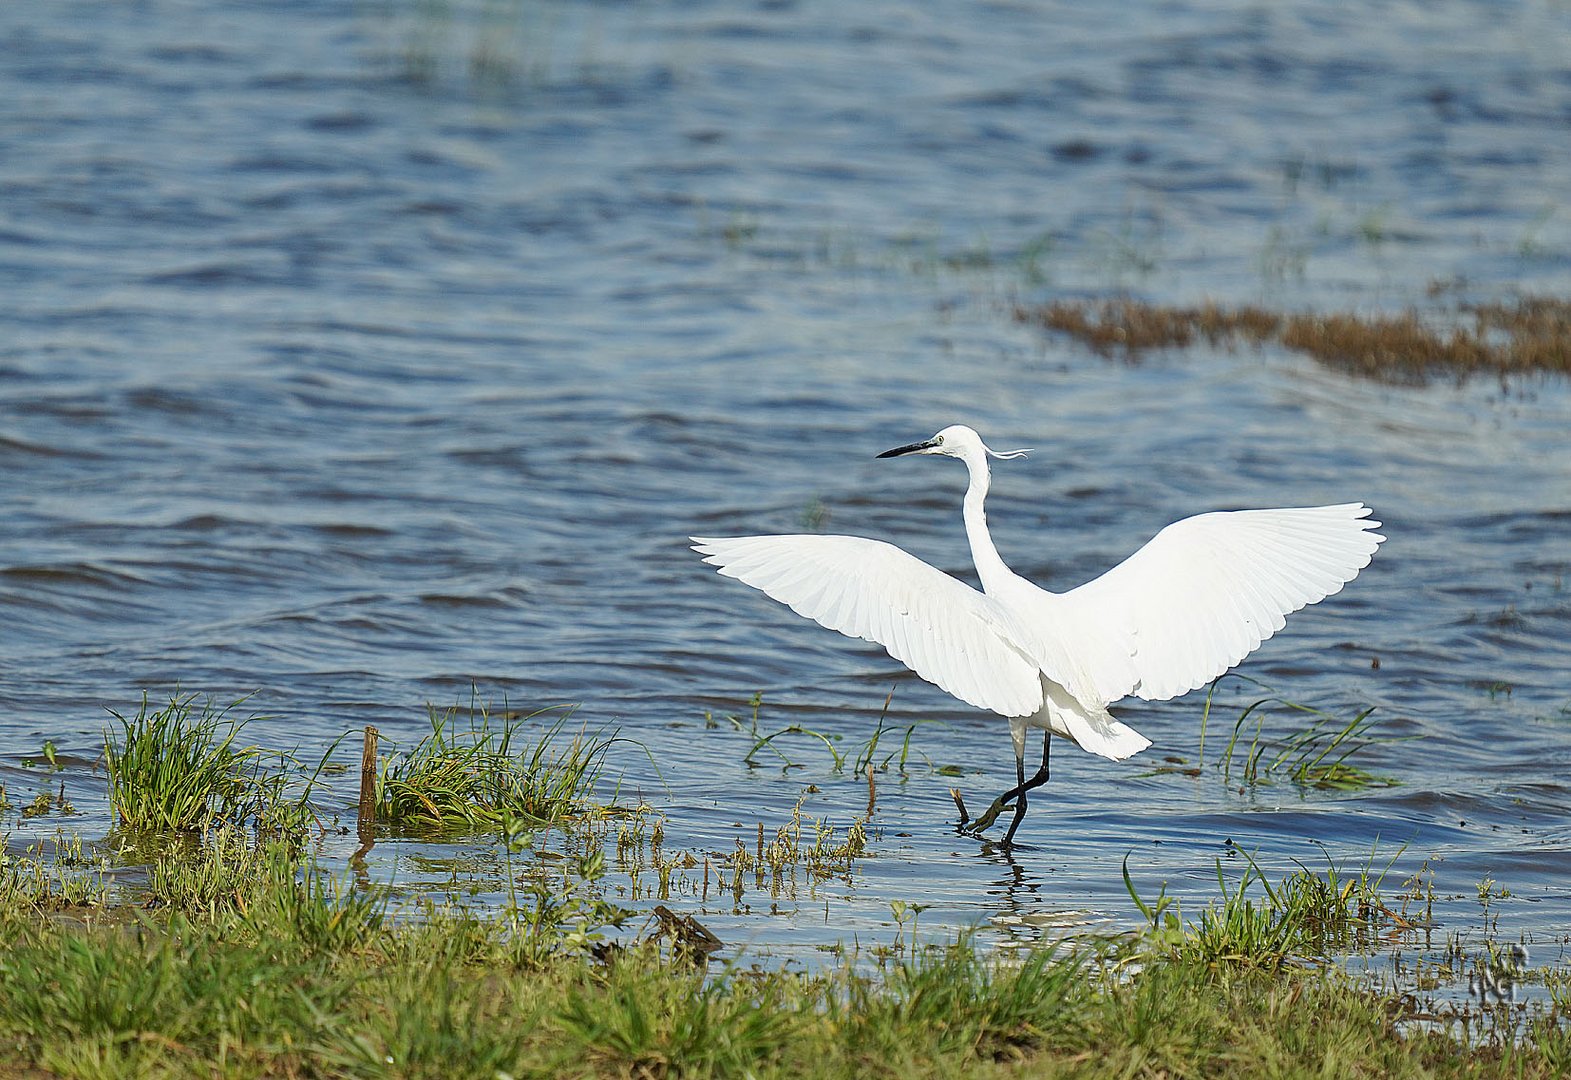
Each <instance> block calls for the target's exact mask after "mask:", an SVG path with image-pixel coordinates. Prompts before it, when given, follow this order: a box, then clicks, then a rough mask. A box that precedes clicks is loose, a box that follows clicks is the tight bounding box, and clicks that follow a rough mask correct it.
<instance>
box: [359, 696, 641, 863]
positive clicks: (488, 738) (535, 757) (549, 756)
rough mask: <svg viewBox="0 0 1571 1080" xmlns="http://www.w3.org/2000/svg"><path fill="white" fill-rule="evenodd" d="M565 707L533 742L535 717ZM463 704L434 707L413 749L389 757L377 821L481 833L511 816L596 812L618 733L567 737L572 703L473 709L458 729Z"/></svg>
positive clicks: (542, 821) (531, 818)
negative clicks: (496, 718)
mask: <svg viewBox="0 0 1571 1080" xmlns="http://www.w3.org/2000/svg"><path fill="white" fill-rule="evenodd" d="M552 712H561V715H560V716H559V717H557V719H555V720H554V721H552V722H551V723H548V724H547V725H546V726H545V728H544V730H543V731H542V732H541V733H540V735H539V737H538V738H536V739H534V740H533V741H532V742H531V741H529V740H527V739H526V738H525V737H524V734H523V732H524V726H525V724H526V723H527V722H528V721H531V720H534V719H535V718H537V717H540V716H542V715H547V714H550V713H552ZM457 713H458V710H457V709H448V710H445V711H439V710H437V709H435V708H433V709H431V711H430V716H431V733H430V734H429V735H427V736H426V737H425V738H424V739H422V740H421V741H420V742H419V743H418V744H416V745H415V747H414V748H413V749H411V750H410V751H409V752H408V753H406V754H402V755H394V756H391V757H389V758H387V759H386V760H385V761H384V763H383V766H382V772H381V777H380V779H379V783H378V785H377V788H378V790H377V811H376V813H377V820H378V821H379V822H382V823H384V824H388V825H391V826H392V827H394V828H396V829H412V830H420V831H425V832H437V833H449V834H451V833H465V832H482V831H487V830H491V829H499V828H503V827H504V826H506V825H507V824H508V823H509V822H516V821H523V822H528V823H533V824H539V825H549V824H554V823H557V822H561V821H565V820H568V819H571V818H574V817H578V816H580V815H583V814H586V813H590V812H592V810H593V807H592V806H591V804H590V803H589V801H588V799H589V793H590V791H591V790H592V789H593V787H594V785H595V784H596V782H597V781H598V780H599V778H600V772H601V768H602V763H603V761H604V759H605V754H606V751H607V750H608V749H609V748H610V747H611V745H612V743H613V742H615V739H614V738H610V737H602V736H598V735H585V734H583V733H582V732H580V733H577V734H574V735H572V736H571V737H570V738H569V737H567V736H566V728H567V722H568V720H569V718H570V717H571V715H572V710H571V709H570V708H567V709H563V708H561V707H558V708H556V709H542V710H540V711H539V712H536V713H531V714H529V715H527V716H517V717H514V716H505V715H504V717H503V718H502V720H501V722H500V724H493V723H492V719H491V716H490V714H489V712H488V711H487V710H486V709H484V708H483V707H471V708H470V709H469V713H468V725H467V727H464V728H462V729H457V728H455V726H454V724H453V720H454V718H455V717H456V716H457Z"/></svg>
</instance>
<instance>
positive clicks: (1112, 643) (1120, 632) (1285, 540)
mask: <svg viewBox="0 0 1571 1080" xmlns="http://www.w3.org/2000/svg"><path fill="white" fill-rule="evenodd" d="M1369 512H1370V511H1369V508H1368V507H1366V506H1364V504H1363V503H1346V504H1343V505H1340V506H1313V507H1304V508H1299V509H1287V510H1240V511H1235V512H1232V513H1217V514H1201V515H1199V516H1198V517H1192V518H1185V519H1184V520H1183V521H1178V522H1174V523H1173V524H1172V525H1169V526H1168V527H1167V528H1165V529H1163V530H1162V531H1161V532H1159V533H1157V534H1156V536H1155V537H1154V538H1153V539H1152V540H1151V542H1150V543H1148V544H1147V545H1146V546H1145V547H1143V548H1141V549H1140V550H1139V551H1137V552H1135V553H1134V555H1132V556H1130V557H1129V559H1127V560H1126V561H1125V562H1123V563H1121V564H1120V565H1118V566H1116V567H1114V568H1113V569H1112V570H1109V571H1108V572H1107V573H1105V574H1103V575H1102V576H1101V577H1099V578H1097V579H1096V580H1095V581H1091V582H1088V583H1086V584H1084V585H1082V586H1080V587H1079V588H1078V589H1073V590H1071V591H1069V592H1067V593H1064V594H1062V595H1061V596H1057V597H1054V603H1053V609H1054V610H1053V612H1052V616H1051V621H1052V622H1055V623H1060V626H1061V628H1060V629H1057V630H1056V632H1055V636H1056V637H1057V638H1058V643H1059V644H1060V646H1061V647H1062V651H1063V652H1064V653H1065V654H1067V655H1068V656H1069V657H1072V660H1073V666H1074V667H1075V668H1077V669H1078V671H1077V672H1075V673H1074V674H1075V675H1076V676H1078V677H1077V678H1075V679H1074V681H1075V682H1079V683H1081V685H1080V686H1074V685H1072V684H1071V689H1072V690H1073V691H1075V692H1076V693H1077V694H1084V693H1085V692H1087V691H1091V692H1094V694H1095V696H1096V697H1099V698H1100V699H1101V701H1102V702H1103V703H1106V702H1112V701H1117V700H1118V699H1119V698H1121V697H1124V696H1125V695H1126V694H1134V695H1136V696H1138V697H1141V698H1144V699H1146V700H1147V701H1161V700H1164V699H1166V698H1170V697H1177V696H1178V695H1179V694H1183V693H1186V692H1188V691H1190V690H1193V689H1195V688H1196V687H1199V686H1203V685H1205V684H1206V683H1207V682H1209V681H1210V680H1211V679H1214V678H1216V677H1217V676H1218V675H1220V674H1222V672H1224V671H1226V670H1227V669H1228V668H1230V667H1232V666H1233V665H1234V664H1236V663H1238V662H1239V661H1240V660H1242V659H1243V658H1244V657H1245V656H1247V655H1249V653H1250V652H1252V651H1253V650H1254V649H1255V647H1256V646H1258V645H1259V644H1260V643H1261V642H1262V641H1264V640H1265V639H1266V638H1268V637H1270V636H1271V635H1272V634H1274V633H1276V632H1277V631H1278V630H1280V629H1282V625H1283V623H1284V621H1285V618H1284V617H1285V616H1287V615H1289V614H1291V613H1292V612H1295V611H1297V610H1298V609H1299V608H1301V607H1304V606H1305V605H1307V604H1313V603H1315V602H1316V601H1319V600H1324V599H1325V598H1326V597H1327V596H1330V595H1331V594H1332V593H1335V592H1338V591H1339V590H1340V589H1341V588H1342V586H1343V585H1344V584H1346V583H1347V582H1349V581H1352V580H1353V578H1354V577H1355V576H1356V575H1357V574H1358V572H1359V571H1360V570H1362V569H1363V568H1364V567H1366V566H1368V565H1369V560H1370V557H1371V556H1373V555H1374V552H1375V548H1376V547H1378V546H1379V544H1380V542H1381V541H1383V540H1384V539H1385V537H1383V536H1381V535H1380V534H1379V533H1376V532H1374V531H1373V530H1375V529H1377V528H1379V527H1380V522H1378V521H1373V520H1370V518H1369ZM1047 670H1048V672H1049V674H1052V675H1055V677H1060V678H1062V676H1057V673H1055V672H1054V671H1053V669H1052V667H1051V666H1047ZM1086 684H1089V685H1086Z"/></svg>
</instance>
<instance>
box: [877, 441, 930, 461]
mask: <svg viewBox="0 0 1571 1080" xmlns="http://www.w3.org/2000/svg"><path fill="white" fill-rule="evenodd" d="M937 445H938V440H937V439H928V440H927V441H926V442H914V443H912V444H911V445H910V446H897V447H895V448H894V449H893V450H885V451H884V452H883V453H882V454H879V455H878V456H879V457H899V456H900V455H901V454H914V453H916V452H917V451H918V450H930V449H932V448H933V447H935V446H937Z"/></svg>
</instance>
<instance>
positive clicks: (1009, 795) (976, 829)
mask: <svg viewBox="0 0 1571 1080" xmlns="http://www.w3.org/2000/svg"><path fill="white" fill-rule="evenodd" d="M1017 797H1018V796H1017V795H1016V794H1015V793H1014V792H1007V791H1006V792H1005V793H1004V794H1002V795H1000V796H999V797H998V798H996V799H994V800H993V802H992V804H991V805H989V806H988V808H987V809H986V810H984V811H982V816H981V817H979V818H977V819H976V820H975V821H973V822H972V823H971V824H970V825H969V826H967V825H966V823H965V822H961V823H960V831H961V832H963V833H965V834H966V835H967V836H974V837H976V838H977V839H978V840H980V839H982V833H984V832H985V831H987V828H988V826H990V825H992V824H993V822H995V821H997V820H998V815H999V814H1002V813H1003V812H1004V811H1005V810H1006V809H1008V808H1009V807H1011V806H1013V805H1014V801H1015V799H1016V798H1017Z"/></svg>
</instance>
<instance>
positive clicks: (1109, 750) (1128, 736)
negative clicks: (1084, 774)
mask: <svg viewBox="0 0 1571 1080" xmlns="http://www.w3.org/2000/svg"><path fill="white" fill-rule="evenodd" d="M1042 692H1043V695H1044V696H1045V697H1046V704H1045V705H1044V706H1043V708H1042V712H1041V713H1039V714H1038V715H1039V716H1044V717H1046V718H1048V723H1047V724H1046V725H1045V726H1048V727H1051V728H1053V729H1055V730H1058V731H1060V732H1065V731H1067V732H1068V734H1069V737H1070V738H1071V739H1073V740H1074V741H1075V745H1076V746H1078V747H1080V749H1082V750H1087V751H1090V752H1091V753H1093V754H1100V755H1101V756H1102V757H1105V758H1112V759H1113V760H1114V761H1122V760H1123V759H1124V758H1126V757H1129V756H1131V755H1133V754H1138V753H1140V751H1142V750H1144V749H1145V748H1146V747H1148V746H1150V745H1151V740H1150V739H1148V738H1146V737H1145V736H1144V735H1142V734H1140V732H1138V731H1136V730H1135V729H1134V728H1132V727H1130V726H1129V725H1128V724H1125V723H1122V722H1121V721H1118V720H1115V719H1113V714H1112V713H1110V712H1108V711H1107V710H1106V709H1105V708H1103V709H1089V708H1087V707H1086V706H1085V705H1083V704H1082V703H1081V702H1080V701H1078V700H1077V699H1076V698H1075V697H1074V695H1072V694H1070V693H1069V691H1067V690H1065V689H1064V688H1063V687H1062V686H1059V685H1058V684H1057V683H1055V682H1053V680H1051V679H1049V678H1046V677H1045V676H1044V677H1043V679H1042Z"/></svg>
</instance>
